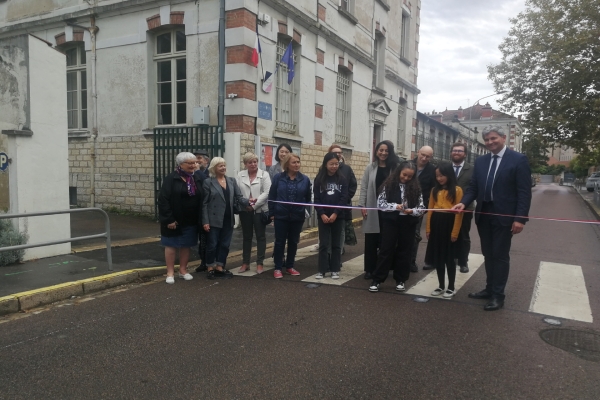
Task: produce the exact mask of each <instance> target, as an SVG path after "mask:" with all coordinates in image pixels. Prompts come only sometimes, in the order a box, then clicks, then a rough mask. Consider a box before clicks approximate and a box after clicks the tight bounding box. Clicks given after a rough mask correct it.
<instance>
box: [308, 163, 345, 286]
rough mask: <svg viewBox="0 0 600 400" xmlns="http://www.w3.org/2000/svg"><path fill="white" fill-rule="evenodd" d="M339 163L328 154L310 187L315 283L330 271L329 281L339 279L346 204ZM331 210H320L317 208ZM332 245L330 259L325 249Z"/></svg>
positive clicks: (343, 182)
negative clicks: (315, 226) (314, 223)
mask: <svg viewBox="0 0 600 400" xmlns="http://www.w3.org/2000/svg"><path fill="white" fill-rule="evenodd" d="M339 166H340V164H339V160H338V158H337V155H336V154H335V153H327V154H326V155H325V157H324V158H323V164H322V165H321V168H320V169H319V173H318V174H317V177H316V178H315V184H314V185H313V193H314V204H315V210H316V211H317V215H318V217H319V273H318V274H317V275H316V278H317V279H323V277H324V276H325V273H326V272H327V271H331V278H332V279H339V277H340V265H341V261H340V257H341V250H342V249H341V247H340V246H341V243H340V241H341V240H340V237H341V234H342V229H344V216H345V213H344V212H343V211H344V209H343V208H336V207H335V206H346V205H347V204H348V181H347V179H346V178H345V177H344V176H343V175H342V174H340V173H339ZM320 204H321V205H327V206H334V207H319V205H320ZM330 243H331V258H330V257H329V254H328V251H327V248H328V247H329V244H330Z"/></svg>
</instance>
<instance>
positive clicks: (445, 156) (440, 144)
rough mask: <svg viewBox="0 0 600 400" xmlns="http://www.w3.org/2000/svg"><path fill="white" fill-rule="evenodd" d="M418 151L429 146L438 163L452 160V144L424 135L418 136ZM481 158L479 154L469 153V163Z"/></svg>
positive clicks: (416, 141)
mask: <svg viewBox="0 0 600 400" xmlns="http://www.w3.org/2000/svg"><path fill="white" fill-rule="evenodd" d="M415 143H416V150H417V151H418V150H419V149H420V148H421V147H423V146H429V147H431V148H432V149H433V158H434V159H435V160H437V161H451V158H450V150H451V149H450V146H452V143H446V142H444V141H441V140H436V139H435V138H434V137H431V136H425V135H423V134H417V135H416V140H415ZM477 157H479V155H478V154H474V153H472V152H470V151H468V152H467V162H468V163H469V164H473V163H474V162H475V160H476V159H477Z"/></svg>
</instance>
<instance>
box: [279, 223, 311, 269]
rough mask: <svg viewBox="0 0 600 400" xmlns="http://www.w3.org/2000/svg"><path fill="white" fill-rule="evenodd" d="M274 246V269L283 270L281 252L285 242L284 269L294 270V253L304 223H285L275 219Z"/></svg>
mask: <svg viewBox="0 0 600 400" xmlns="http://www.w3.org/2000/svg"><path fill="white" fill-rule="evenodd" d="M274 225H275V246H274V248H273V258H274V259H275V269H279V270H281V269H282V268H283V251H284V250H285V242H286V241H287V256H286V258H285V267H286V268H294V261H295V259H296V251H297V250H298V243H299V242H300V232H302V225H304V221H285V220H281V219H277V218H275V223H274Z"/></svg>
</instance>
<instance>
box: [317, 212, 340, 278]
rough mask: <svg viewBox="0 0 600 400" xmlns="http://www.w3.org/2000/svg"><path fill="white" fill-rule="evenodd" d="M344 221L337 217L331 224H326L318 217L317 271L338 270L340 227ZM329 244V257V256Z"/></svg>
mask: <svg viewBox="0 0 600 400" xmlns="http://www.w3.org/2000/svg"><path fill="white" fill-rule="evenodd" d="M345 223H346V221H345V220H344V219H342V218H338V219H336V220H335V222H334V223H332V224H326V223H324V222H323V220H322V219H320V218H319V272H320V273H322V274H324V273H326V272H328V271H331V272H340V265H341V257H342V247H341V244H342V243H341V236H342V229H344V224H345ZM329 246H331V257H330V256H329V251H328V250H329Z"/></svg>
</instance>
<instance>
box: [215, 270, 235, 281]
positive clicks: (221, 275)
mask: <svg viewBox="0 0 600 400" xmlns="http://www.w3.org/2000/svg"><path fill="white" fill-rule="evenodd" d="M215 277H217V278H224V279H230V278H233V274H232V273H231V271H228V270H226V269H223V270H222V271H219V270H215Z"/></svg>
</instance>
